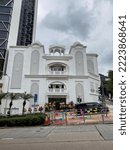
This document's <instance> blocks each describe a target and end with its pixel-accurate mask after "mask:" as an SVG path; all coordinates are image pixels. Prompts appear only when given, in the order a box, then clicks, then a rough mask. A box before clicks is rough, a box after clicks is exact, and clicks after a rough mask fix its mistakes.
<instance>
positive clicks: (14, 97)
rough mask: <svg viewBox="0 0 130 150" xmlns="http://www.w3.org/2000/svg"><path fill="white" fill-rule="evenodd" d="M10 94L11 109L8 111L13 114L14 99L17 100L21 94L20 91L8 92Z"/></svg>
mask: <svg viewBox="0 0 130 150" xmlns="http://www.w3.org/2000/svg"><path fill="white" fill-rule="evenodd" d="M8 96H9V97H10V100H11V101H10V103H9V111H8V115H9V116H10V115H11V108H12V105H13V100H16V99H18V98H19V97H20V94H19V93H8Z"/></svg>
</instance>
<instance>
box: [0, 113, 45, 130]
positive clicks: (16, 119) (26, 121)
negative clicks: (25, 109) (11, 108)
mask: <svg viewBox="0 0 130 150" xmlns="http://www.w3.org/2000/svg"><path fill="white" fill-rule="evenodd" d="M44 119H45V114H43V113H38V114H28V115H24V116H18V115H17V116H11V117H0V126H1V127H3V126H7V127H13V126H35V125H42V124H43V123H44Z"/></svg>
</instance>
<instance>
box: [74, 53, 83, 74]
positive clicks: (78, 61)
mask: <svg viewBox="0 0 130 150" xmlns="http://www.w3.org/2000/svg"><path fill="white" fill-rule="evenodd" d="M75 65H76V74H77V75H84V60H83V53H82V52H76V54H75Z"/></svg>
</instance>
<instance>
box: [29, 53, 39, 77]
mask: <svg viewBox="0 0 130 150" xmlns="http://www.w3.org/2000/svg"><path fill="white" fill-rule="evenodd" d="M39 58H40V54H39V52H38V51H36V50H35V51H33V52H32V54H31V66H30V74H33V75H34V74H35V75H36V74H39Z"/></svg>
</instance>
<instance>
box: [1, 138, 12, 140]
mask: <svg viewBox="0 0 130 150" xmlns="http://www.w3.org/2000/svg"><path fill="white" fill-rule="evenodd" d="M13 139H14V138H2V139H1V140H13Z"/></svg>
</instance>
